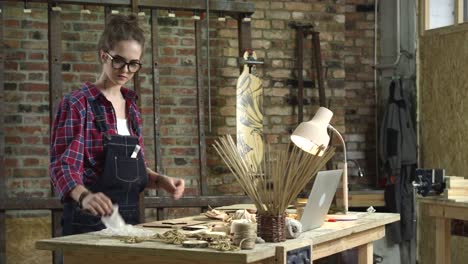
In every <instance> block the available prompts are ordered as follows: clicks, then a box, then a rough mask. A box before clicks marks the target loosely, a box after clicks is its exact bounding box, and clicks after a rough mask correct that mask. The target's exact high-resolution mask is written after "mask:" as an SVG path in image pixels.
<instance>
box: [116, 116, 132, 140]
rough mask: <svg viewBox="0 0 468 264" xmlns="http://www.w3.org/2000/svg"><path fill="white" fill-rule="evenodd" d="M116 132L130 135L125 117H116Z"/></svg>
mask: <svg viewBox="0 0 468 264" xmlns="http://www.w3.org/2000/svg"><path fill="white" fill-rule="evenodd" d="M117 133H118V134H119V135H121V136H130V130H128V125H127V119H122V118H117Z"/></svg>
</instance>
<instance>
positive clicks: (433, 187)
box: [413, 168, 445, 196]
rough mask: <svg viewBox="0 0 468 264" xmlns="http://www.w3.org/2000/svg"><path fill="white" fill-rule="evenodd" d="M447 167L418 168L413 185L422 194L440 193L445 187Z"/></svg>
mask: <svg viewBox="0 0 468 264" xmlns="http://www.w3.org/2000/svg"><path fill="white" fill-rule="evenodd" d="M444 177H445V169H422V168H420V169H416V179H415V180H414V181H413V186H414V187H415V189H416V192H417V193H418V194H420V195H422V196H428V195H439V194H441V193H443V192H444V189H445V180H444Z"/></svg>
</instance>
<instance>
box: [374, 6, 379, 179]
mask: <svg viewBox="0 0 468 264" xmlns="http://www.w3.org/2000/svg"><path fill="white" fill-rule="evenodd" d="M378 10H379V0H374V65H377V36H378V32H379V30H378V28H379V13H378ZM377 85H378V82H377V68H376V67H374V100H375V107H374V122H375V133H374V135H375V157H376V159H375V186H378V183H379V176H380V172H379V103H380V98H379V89H378V87H377Z"/></svg>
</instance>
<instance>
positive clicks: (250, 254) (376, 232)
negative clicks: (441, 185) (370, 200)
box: [36, 213, 400, 264]
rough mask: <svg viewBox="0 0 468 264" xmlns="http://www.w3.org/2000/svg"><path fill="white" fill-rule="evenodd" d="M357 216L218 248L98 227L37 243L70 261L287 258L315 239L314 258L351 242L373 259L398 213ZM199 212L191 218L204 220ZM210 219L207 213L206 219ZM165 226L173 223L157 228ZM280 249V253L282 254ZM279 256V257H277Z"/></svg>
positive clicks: (361, 256)
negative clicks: (143, 238) (277, 238)
mask: <svg viewBox="0 0 468 264" xmlns="http://www.w3.org/2000/svg"><path fill="white" fill-rule="evenodd" d="M355 214H357V215H358V220H356V221H348V222H326V223H324V225H323V226H322V227H320V228H318V229H315V230H311V231H308V232H304V233H302V234H301V236H300V237H299V238H297V239H291V240H287V241H285V242H282V243H265V244H257V245H256V247H255V249H252V250H241V251H235V252H219V251H215V250H213V249H189V248H183V247H181V246H176V245H169V244H164V243H161V242H152V241H148V242H142V243H139V244H125V243H123V242H121V241H119V240H118V239H115V238H109V237H103V236H99V235H96V234H94V233H88V234H82V235H73V236H66V237H57V238H52V239H45V240H40V241H37V242H36V248H38V249H44V250H62V251H63V254H64V259H65V263H66V264H82V263H84V262H86V263H132V264H142V263H173V264H175V263H177V264H182V263H206V264H209V263H217V264H218V263H223V264H224V263H232V264H234V263H235V264H239V263H256V264H260V263H284V258H282V257H281V255H282V254H283V253H284V252H286V251H288V250H291V249H295V248H299V247H303V246H307V245H312V246H313V247H312V260H315V259H320V258H322V257H326V256H329V255H332V254H335V253H338V252H341V251H344V250H347V249H350V248H354V247H358V248H359V263H372V255H373V246H372V245H373V244H372V243H373V241H375V240H378V239H380V238H382V237H384V236H385V225H386V224H389V223H392V222H395V221H398V220H399V219H400V216H399V215H398V214H389V213H373V214H369V213H355ZM200 218H201V217H200V216H198V217H192V218H190V219H193V220H200ZM205 220H207V218H206V219H205ZM152 230H155V231H157V232H161V233H163V232H165V231H167V230H168V229H152ZM278 254H279V255H278ZM277 256H278V257H277Z"/></svg>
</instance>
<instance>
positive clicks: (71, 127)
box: [49, 83, 144, 200]
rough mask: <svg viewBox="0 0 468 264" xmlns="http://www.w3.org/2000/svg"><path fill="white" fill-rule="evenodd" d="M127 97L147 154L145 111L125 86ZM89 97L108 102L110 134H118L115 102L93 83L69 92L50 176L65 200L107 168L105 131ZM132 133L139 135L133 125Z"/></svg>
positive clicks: (54, 139) (58, 118)
mask: <svg viewBox="0 0 468 264" xmlns="http://www.w3.org/2000/svg"><path fill="white" fill-rule="evenodd" d="M121 92H122V95H123V97H124V99H125V101H126V109H127V117H128V119H129V120H130V118H131V116H132V115H130V114H128V113H131V111H133V112H134V113H136V114H135V116H136V123H137V125H138V134H139V142H140V146H141V147H142V149H141V151H142V152H141V154H142V155H143V156H142V157H143V158H144V148H143V137H142V133H141V131H142V121H141V114H140V111H139V110H138V107H137V105H136V103H135V100H136V98H137V96H136V94H135V92H133V91H132V90H129V89H127V88H123V87H122V88H121ZM88 99H91V100H94V99H96V100H98V101H97V102H99V103H101V104H102V105H103V106H104V109H105V110H104V112H103V114H104V115H105V117H106V123H107V126H108V131H107V133H108V134H111V135H115V134H117V119H116V116H115V113H114V108H113V107H112V104H111V102H109V101H108V100H107V99H106V97H105V96H104V95H103V94H102V93H101V91H99V89H98V88H97V87H96V86H94V85H93V84H91V83H86V84H84V85H83V86H82V87H81V88H80V89H79V90H76V91H73V92H72V93H71V94H70V95H69V96H65V97H64V98H63V99H62V101H61V102H60V104H59V105H58V108H57V113H56V115H55V118H54V122H53V124H52V129H51V141H50V142H51V143H50V166H49V171H50V177H51V180H52V183H53V184H54V187H55V190H56V191H57V192H58V194H59V195H60V198H61V199H62V200H64V199H67V198H68V194H69V192H70V191H71V190H72V189H73V188H75V186H77V185H91V184H92V183H94V182H95V181H96V179H97V177H99V176H100V175H101V173H102V172H103V169H104V158H105V157H104V149H103V145H102V134H101V132H100V131H99V130H97V128H96V126H95V123H94V113H93V111H92V109H91V105H90V104H89V102H88ZM128 124H129V127H130V129H129V131H130V133H131V135H135V133H134V131H133V129H131V122H128Z"/></svg>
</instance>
